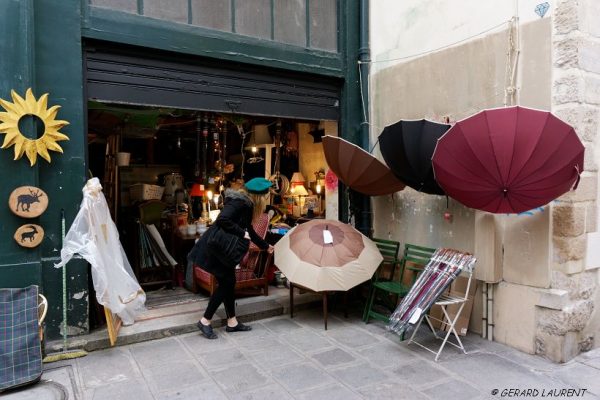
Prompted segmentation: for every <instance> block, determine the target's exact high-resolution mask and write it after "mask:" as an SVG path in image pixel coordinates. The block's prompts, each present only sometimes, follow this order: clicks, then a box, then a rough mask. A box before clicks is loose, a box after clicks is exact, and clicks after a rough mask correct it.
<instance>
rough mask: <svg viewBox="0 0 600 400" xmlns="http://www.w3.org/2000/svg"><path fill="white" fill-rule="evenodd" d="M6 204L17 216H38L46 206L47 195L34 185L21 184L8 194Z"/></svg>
mask: <svg viewBox="0 0 600 400" xmlns="http://www.w3.org/2000/svg"><path fill="white" fill-rule="evenodd" d="M8 206H9V207H10V210H11V211H12V212H13V213H14V214H16V215H18V216H19V217H23V218H35V217H39V216H40V215H41V214H42V213H43V212H44V211H46V208H48V195H47V194H46V193H44V191H43V190H41V189H40V188H36V187H35V186H21V187H18V188H16V189H15V190H13V191H12V193H11V194H10V197H9V198H8Z"/></svg>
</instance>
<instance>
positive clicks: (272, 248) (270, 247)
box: [267, 245, 275, 254]
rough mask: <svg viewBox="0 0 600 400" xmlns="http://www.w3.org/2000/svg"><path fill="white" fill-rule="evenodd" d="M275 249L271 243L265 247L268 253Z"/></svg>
mask: <svg viewBox="0 0 600 400" xmlns="http://www.w3.org/2000/svg"><path fill="white" fill-rule="evenodd" d="M274 251H275V247H273V245H269V248H268V249H267V252H268V253H269V254H271V253H273V252H274Z"/></svg>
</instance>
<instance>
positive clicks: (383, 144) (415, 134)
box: [379, 119, 450, 194]
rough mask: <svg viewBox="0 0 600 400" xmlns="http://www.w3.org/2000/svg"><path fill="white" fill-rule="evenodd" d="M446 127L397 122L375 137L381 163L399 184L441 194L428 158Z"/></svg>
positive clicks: (413, 122)
mask: <svg viewBox="0 0 600 400" xmlns="http://www.w3.org/2000/svg"><path fill="white" fill-rule="evenodd" d="M448 129H450V125H445V124H439V123H437V122H432V121H428V120H425V119H420V120H411V121H408V120H407V121H404V120H401V121H398V122H396V123H395V124H392V125H389V126H386V127H385V128H384V130H383V132H382V133H381V135H379V147H380V149H381V154H382V155H383V159H384V160H385V163H386V164H387V165H388V166H389V167H390V169H391V170H392V172H393V173H394V175H396V177H398V179H400V180H401V181H402V182H404V183H405V184H407V185H408V186H410V187H411V188H413V189H415V190H418V191H419V192H424V193H429V194H444V191H443V190H442V188H441V187H440V186H439V185H438V184H437V182H436V181H435V178H434V176H433V169H432V166H431V156H432V155H433V150H434V149H435V145H436V143H437V140H438V139H439V138H440V137H441V136H442V135H443V134H444V133H445V132H446V131H447V130H448Z"/></svg>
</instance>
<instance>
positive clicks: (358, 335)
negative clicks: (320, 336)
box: [325, 326, 379, 349]
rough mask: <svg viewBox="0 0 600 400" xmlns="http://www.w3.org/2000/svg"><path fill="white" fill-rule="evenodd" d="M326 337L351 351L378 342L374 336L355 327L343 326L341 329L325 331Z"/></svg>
mask: <svg viewBox="0 0 600 400" xmlns="http://www.w3.org/2000/svg"><path fill="white" fill-rule="evenodd" d="M325 336H326V337H328V338H330V339H333V340H335V341H336V342H339V343H341V344H343V345H344V346H347V347H349V348H351V349H356V348H359V347H364V346H369V345H372V344H373V343H377V342H379V339H377V337H376V336H374V335H372V334H371V333H369V332H367V331H366V330H363V329H361V328H357V327H356V326H345V327H342V328H337V329H332V330H330V331H327V333H326V334H325Z"/></svg>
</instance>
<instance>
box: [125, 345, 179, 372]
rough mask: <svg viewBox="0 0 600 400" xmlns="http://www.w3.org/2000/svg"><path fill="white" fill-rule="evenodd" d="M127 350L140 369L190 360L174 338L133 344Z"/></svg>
mask: <svg viewBox="0 0 600 400" xmlns="http://www.w3.org/2000/svg"><path fill="white" fill-rule="evenodd" d="M129 349H130V350H131V354H133V357H134V358H135V359H136V361H137V362H138V364H139V365H140V367H141V368H142V369H143V368H147V367H151V366H154V365H157V364H162V363H168V362H170V361H181V360H186V359H189V358H190V355H189V354H188V353H187V352H186V351H185V349H184V347H183V345H182V344H181V343H179V342H178V341H177V339H175V338H169V339H161V340H153V341H151V342H145V343H139V344H134V345H132V346H131V347H130V348H129Z"/></svg>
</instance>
